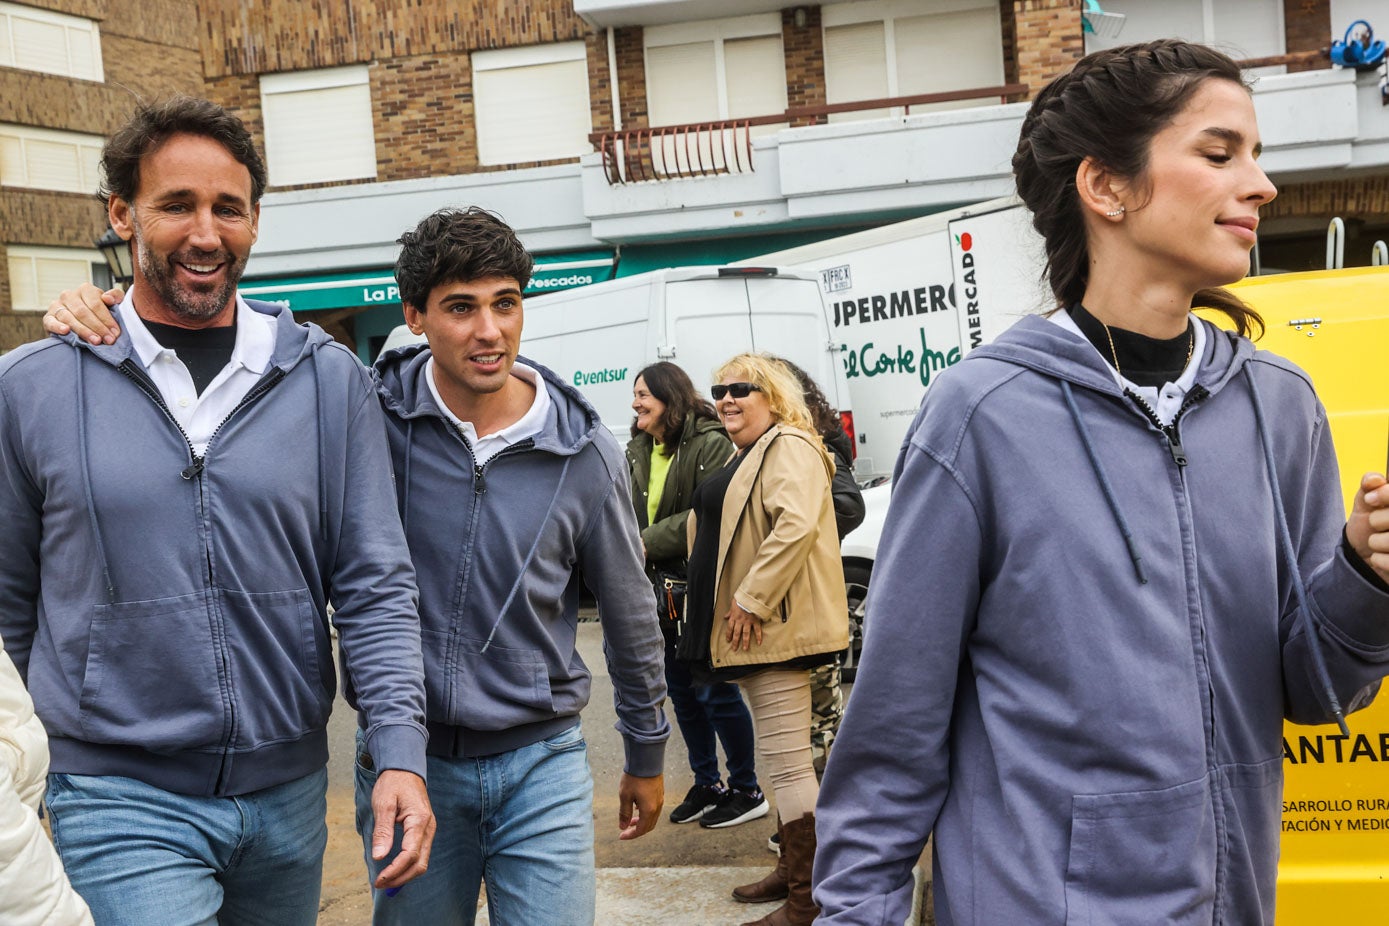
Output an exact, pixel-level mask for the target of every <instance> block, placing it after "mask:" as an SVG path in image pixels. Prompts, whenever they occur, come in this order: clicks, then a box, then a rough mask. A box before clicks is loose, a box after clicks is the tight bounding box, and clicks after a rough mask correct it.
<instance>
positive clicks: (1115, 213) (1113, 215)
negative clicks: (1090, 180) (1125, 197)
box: [1105, 206, 1124, 219]
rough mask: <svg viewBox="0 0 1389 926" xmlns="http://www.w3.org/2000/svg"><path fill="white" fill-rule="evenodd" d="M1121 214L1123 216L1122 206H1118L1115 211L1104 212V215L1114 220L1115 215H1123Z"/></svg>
mask: <svg viewBox="0 0 1389 926" xmlns="http://www.w3.org/2000/svg"><path fill="white" fill-rule="evenodd" d="M1123 214H1124V207H1123V206H1120V207H1119V208H1118V209H1115V210H1113V211H1111V212H1106V213H1105V215H1107V216H1109V217H1110V218H1111V219H1112V218H1114V217H1115V216H1116V215H1123Z"/></svg>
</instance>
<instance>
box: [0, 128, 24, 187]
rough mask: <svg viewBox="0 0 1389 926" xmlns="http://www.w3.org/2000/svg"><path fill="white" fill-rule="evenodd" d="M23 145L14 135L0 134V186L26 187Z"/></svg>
mask: <svg viewBox="0 0 1389 926" xmlns="http://www.w3.org/2000/svg"><path fill="white" fill-rule="evenodd" d="M28 180H29V171H28V170H27V169H26V166H25V164H24V144H23V142H21V141H20V140H19V138H18V136H15V135H9V134H6V133H4V132H0V186H28V185H29V183H28Z"/></svg>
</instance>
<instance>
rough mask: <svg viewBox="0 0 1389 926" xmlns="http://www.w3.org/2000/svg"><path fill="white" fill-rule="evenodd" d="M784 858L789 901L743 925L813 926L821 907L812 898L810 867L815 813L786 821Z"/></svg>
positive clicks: (813, 847)
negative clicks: (811, 925) (758, 918)
mask: <svg viewBox="0 0 1389 926" xmlns="http://www.w3.org/2000/svg"><path fill="white" fill-rule="evenodd" d="M781 859H782V861H783V862H784V863H785V865H786V888H787V896H786V903H784V904H782V905H781V906H779V907H777V908H776V909H775V910H773V911H772V912H771V913H769V914H767V915H766V916H764V917H762V919H760V920H757V921H756V922H753V923H744V924H743V926H810V924H811V923H813V922H815V919H816V917H818V916H819V915H820V908H819V907H817V906H815V904H814V902H812V901H811V899H810V869H811V867H812V866H813V865H814V863H815V814H813V813H808V814H806V815H805V816H803V817H801V818H800V819H799V820H793V821H791V822H790V823H783V824H782V827H781Z"/></svg>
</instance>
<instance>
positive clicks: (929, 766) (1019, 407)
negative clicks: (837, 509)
mask: <svg viewBox="0 0 1389 926" xmlns="http://www.w3.org/2000/svg"><path fill="white" fill-rule="evenodd" d="M1203 324H1204V323H1203ZM1206 335H1207V343H1208V347H1207V349H1206V351H1205V353H1204V357H1203V358H1202V360H1201V362H1200V367H1199V373H1198V376H1197V383H1198V386H1197V387H1196V388H1193V390H1192V392H1191V393H1190V394H1189V395H1188V398H1187V401H1186V402H1185V403H1184V409H1183V411H1182V412H1181V414H1180V416H1179V417H1178V419H1177V424H1176V425H1175V426H1174V427H1173V429H1172V430H1171V431H1169V432H1167V433H1164V431H1163V430H1160V429H1159V428H1158V427H1157V426H1156V425H1154V424H1153V423H1152V422H1151V421H1150V419H1149V417H1148V416H1147V415H1146V414H1145V413H1144V412H1143V411H1142V410H1141V409H1140V408H1139V407H1138V406H1137V405H1136V404H1135V403H1134V402H1133V401H1132V400H1131V399H1128V398H1126V397H1125V396H1124V395H1123V394H1122V393H1121V391H1120V389H1119V387H1118V386H1117V385H1116V383H1115V381H1114V377H1113V374H1112V373H1111V372H1110V370H1109V368H1108V367H1107V366H1106V365H1105V364H1104V362H1103V361H1102V360H1101V358H1100V357H1099V355H1098V354H1097V353H1096V351H1095V350H1094V348H1092V347H1091V346H1090V345H1089V344H1088V343H1086V342H1084V341H1081V340H1079V339H1078V338H1076V337H1074V336H1073V335H1071V334H1069V333H1068V332H1066V331H1064V330H1062V329H1061V328H1060V327H1058V326H1057V325H1054V324H1052V323H1051V322H1048V321H1046V320H1044V319H1041V318H1035V317H1034V318H1027V319H1024V320H1023V321H1021V322H1020V323H1018V324H1017V325H1016V326H1014V327H1013V328H1012V329H1011V330H1010V331H1009V332H1007V333H1006V334H1005V335H1004V336H1003V337H1001V338H1000V339H999V340H998V341H997V342H995V343H994V344H993V345H991V346H988V347H985V348H981V349H979V350H976V351H974V352H973V353H971V354H970V355H969V356H968V357H967V358H966V359H965V360H964V362H962V363H961V364H960V365H959V366H958V367H956V368H954V369H952V370H950V371H949V372H948V373H946V374H945V375H943V376H942V377H941V378H940V380H939V382H937V383H936V384H935V385H933V386H932V388H931V390H930V391H929V392H928V393H927V396H926V399H925V402H924V404H923V406H922V408H921V411H920V413H919V414H918V415H917V418H916V420H915V422H914V423H913V425H912V427H911V430H910V431H909V433H908V436H907V440H906V443H905V444H904V446H903V449H902V453H901V456H900V457H899V459H898V462H897V467H896V472H895V478H896V483H895V486H894V490H893V497H892V503H891V508H890V513H889V515H888V518H887V523H886V526H885V528H884V530H883V542H882V545H881V547H880V548H879V551H878V558H877V562H876V564H875V566H874V570H873V582H872V586H871V591H870V594H869V599H868V605H867V609H868V610H867V613H868V618H867V621H866V640H865V646H864V651H863V661H862V663H861V664H860V668H859V673H858V682H857V684H856V685H855V688H854V694H853V697H852V698H850V700H849V706H848V711H847V714H846V717H845V719H844V724H843V727H842V728H841V730H840V733H839V736H838V738H837V739H836V740H835V746H834V755H833V757H832V759H831V761H830V764H829V769H828V771H827V773H826V775H825V781H824V787H823V790H822V791H821V792H820V803H819V808H818V809H819V817H818V820H817V829H818V831H819V834H820V838H821V842H820V848H819V853H818V855H817V857H816V861H815V878H816V882H817V885H816V895H815V896H816V898H817V899H818V900H819V902H820V903H821V904H823V906H824V914H823V916H822V919H821V920H820V922H822V923H824V924H826V926H841V924H850V923H852V924H869V923H871V924H874V926H883V924H898V923H901V922H902V920H903V918H904V917H905V916H906V915H907V912H908V905H909V900H910V892H911V883H912V878H911V869H912V866H913V864H914V863H915V861H916V860H917V858H918V856H919V855H920V853H921V849H922V845H923V844H924V842H925V840H926V836H927V834H928V833H931V832H933V831H934V833H935V843H934V846H935V850H934V851H935V855H934V865H935V882H934V888H935V903H936V915H937V919H938V921H939V922H940V923H941V924H942V926H951V924H979V926H999V924H1009V926H1012V924H1024V923H1025V924H1028V926H1045V924H1063V923H1064V924H1068V926H1074V924H1096V926H1100V924H1115V923H1164V924H1170V923H1179V924H1198V923H1199V924H1211V923H1231V924H1233V923H1239V924H1272V922H1273V903H1274V882H1275V878H1276V873H1277V871H1276V870H1277V861H1278V838H1279V820H1280V811H1281V806H1280V798H1281V793H1282V781H1283V775H1282V766H1283V759H1282V724H1283V720H1284V718H1285V717H1286V718H1289V719H1291V720H1293V721H1295V722H1299V723H1323V722H1327V721H1328V720H1330V719H1331V717H1332V715H1333V709H1332V704H1331V699H1330V697H1329V696H1328V688H1329V689H1331V692H1332V693H1333V694H1334V695H1335V697H1336V699H1337V700H1338V701H1339V702H1340V704H1341V705H1342V706H1343V707H1344V709H1345V710H1347V711H1349V710H1353V709H1355V708H1357V707H1362V706H1364V704H1366V703H1368V702H1369V700H1370V699H1371V698H1372V697H1373V695H1374V693H1375V691H1376V690H1377V683H1378V681H1379V679H1380V678H1381V677H1382V676H1383V675H1385V674H1386V672H1389V595H1386V594H1385V593H1384V592H1383V591H1382V590H1380V589H1379V588H1376V587H1375V586H1374V585H1373V584H1372V583H1371V582H1369V581H1367V579H1366V578H1365V577H1364V576H1362V575H1361V574H1360V573H1359V572H1357V571H1356V569H1355V568H1354V567H1353V566H1352V565H1351V564H1350V563H1349V562H1348V561H1347V560H1346V558H1345V554H1344V552H1343V550H1342V529H1343V525H1344V522H1345V508H1344V504H1343V502H1342V498H1341V490H1340V485H1339V482H1338V475H1337V467H1336V458H1335V455H1334V450H1333V448H1332V443H1331V435H1330V434H1329V433H1328V430H1327V423H1326V412H1325V410H1324V409H1323V408H1322V406H1321V404H1320V403H1319V402H1318V400H1317V397H1316V394H1315V393H1314V392H1313V390H1312V385H1311V383H1310V382H1309V381H1308V379H1307V377H1306V375H1305V374H1304V373H1302V372H1301V371H1300V370H1298V369H1297V368H1296V367H1295V366H1293V365H1292V364H1290V363H1288V362H1287V361H1285V360H1282V359H1280V358H1278V357H1275V356H1273V355H1271V354H1268V353H1265V352H1256V351H1255V350H1254V348H1253V345H1252V344H1251V343H1250V342H1249V341H1248V340H1246V339H1244V338H1239V337H1236V336H1234V335H1232V334H1229V333H1226V332H1223V331H1219V330H1217V329H1216V328H1215V327H1214V326H1211V325H1207V326H1206ZM1261 417H1262V419H1263V423H1262V426H1261V424H1260V420H1259V419H1260V418H1261ZM1265 438H1267V442H1266V441H1265ZM1270 463H1271V465H1269V464H1270ZM1271 472H1273V473H1276V482H1275V481H1274V480H1272V479H1271V478H1270V473H1271ZM1275 499H1278V501H1279V502H1281V504H1278V503H1275ZM1284 535H1286V538H1287V543H1286V544H1285V543H1284V542H1283V539H1282V538H1283V536H1284ZM1304 602H1305V607H1304ZM1319 660H1324V667H1325V670H1326V671H1325V673H1323V672H1321V671H1320V670H1319V669H1318V667H1317V663H1318V661H1319ZM1327 680H1329V682H1330V684H1329V685H1327V684H1326V682H1327Z"/></svg>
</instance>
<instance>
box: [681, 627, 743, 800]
mask: <svg viewBox="0 0 1389 926" xmlns="http://www.w3.org/2000/svg"><path fill="white" fill-rule="evenodd" d="M666 691H667V692H668V693H669V694H670V703H671V706H672V707H674V708H675V722H676V724H677V725H678V726H679V727H680V736H681V738H683V739H684V740H685V750H686V751H687V752H688V753H689V754H690V771H692V772H694V780H695V784H697V785H716V784H718V783H719V753H718V749H717V747H716V746H715V742H714V738H715V736H717V737H718V741H719V742H721V743H723V754H724V757H725V759H726V761H727V763H728V786H729V787H730V788H737V789H738V790H739V791H749V792H751V791H756V790H757V768H756V763H757V760H756V748H755V743H756V740H755V737H754V734H753V729H752V715H751V714H749V713H748V707H747V705H746V704H744V703H743V696H742V694H741V693H739V691H738V687H737V686H736V685H731V684H729V683H728V682H716V683H714V684H713V685H696V684H694V681H693V680H692V679H691V677H690V668H689V666H688V665H687V664H686V663H684V662H681V661H680V660H679V659H676V658H675V647H674V646H673V645H672V644H670V643H667V644H666Z"/></svg>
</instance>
